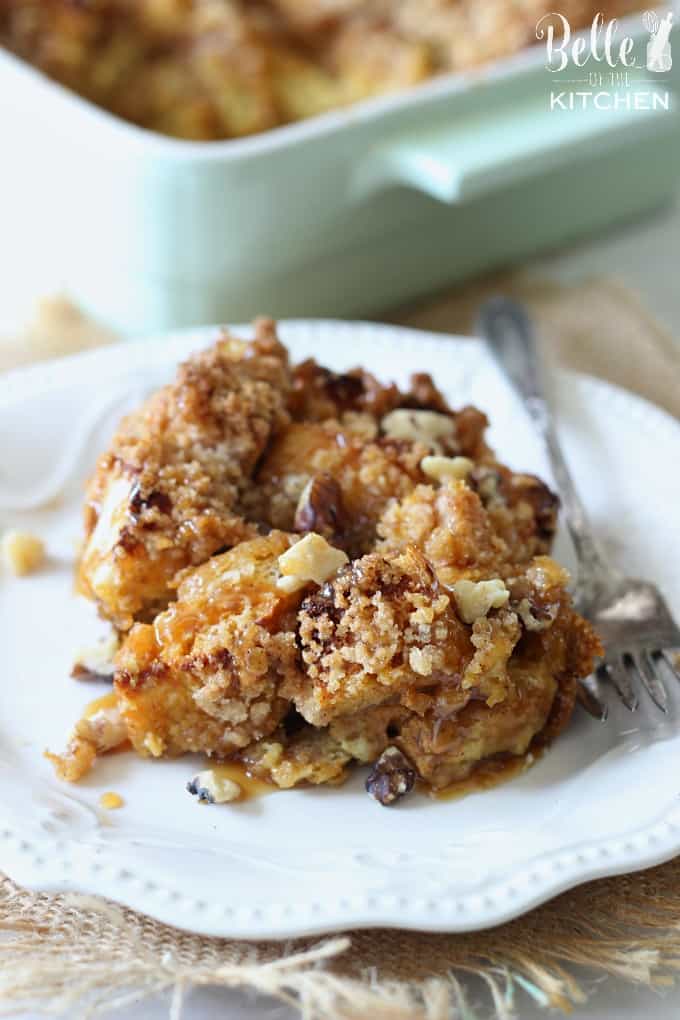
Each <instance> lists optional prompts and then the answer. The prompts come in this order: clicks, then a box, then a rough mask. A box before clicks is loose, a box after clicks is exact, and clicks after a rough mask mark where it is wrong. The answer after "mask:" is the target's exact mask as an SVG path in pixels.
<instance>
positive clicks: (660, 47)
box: [642, 11, 673, 74]
mask: <svg viewBox="0 0 680 1020" xmlns="http://www.w3.org/2000/svg"><path fill="white" fill-rule="evenodd" d="M642 21H643V24H644V26H645V28H646V29H647V31H648V32H649V36H650V38H649V42H648V43H647V70H648V71H654V72H656V73H657V74H659V73H663V72H664V71H670V69H671V67H672V66H673V58H672V56H671V41H670V35H671V28H672V26H673V12H672V11H669V12H668V14H666V16H665V17H664V18H662V19H661V20H659V16H658V15H657V14H656V13H655V12H654V11H645V13H644V14H643V15H642Z"/></svg>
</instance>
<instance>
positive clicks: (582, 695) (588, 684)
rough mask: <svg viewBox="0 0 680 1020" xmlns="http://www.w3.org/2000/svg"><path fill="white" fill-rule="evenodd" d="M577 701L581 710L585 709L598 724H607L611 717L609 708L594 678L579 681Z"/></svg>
mask: <svg viewBox="0 0 680 1020" xmlns="http://www.w3.org/2000/svg"><path fill="white" fill-rule="evenodd" d="M576 700H577V701H578V703H579V705H580V706H581V708H584V709H585V710H586V712H587V713H588V715H592V717H593V719H597V721H598V722H606V721H607V716H608V715H609V706H608V705H607V702H606V701H603V700H602V699H601V697H600V694H599V691H598V682H597V679H596V678H595V677H594V676H589V677H586V678H585V680H579V683H578V686H577V688H576Z"/></svg>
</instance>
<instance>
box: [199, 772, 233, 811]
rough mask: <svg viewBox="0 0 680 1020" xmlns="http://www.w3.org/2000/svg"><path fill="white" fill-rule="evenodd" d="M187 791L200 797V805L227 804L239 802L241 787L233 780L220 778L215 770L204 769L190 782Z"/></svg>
mask: <svg viewBox="0 0 680 1020" xmlns="http://www.w3.org/2000/svg"><path fill="white" fill-rule="evenodd" d="M187 790H188V791H189V793H190V794H192V795H193V796H194V797H198V801H199V804H227V803H228V802H229V801H232V800H238V798H239V797H240V796H241V787H240V786H239V785H238V783H235V782H234V781H233V779H227V778H226V777H225V776H220V775H219V774H218V773H217V772H216V770H215V769H204V770H203V772H199V773H198V775H197V776H194V778H193V779H191V780H189V782H188V783H187Z"/></svg>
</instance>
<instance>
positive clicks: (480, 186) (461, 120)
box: [352, 83, 678, 204]
mask: <svg viewBox="0 0 680 1020" xmlns="http://www.w3.org/2000/svg"><path fill="white" fill-rule="evenodd" d="M664 84H665V83H664ZM642 88H645V89H646V90H647V92H646V95H647V97H649V96H650V92H649V86H648V85H644V84H641V86H640V89H637V90H636V89H635V88H634V87H633V86H631V87H630V88H629V89H627V90H626V92H625V94H626V95H628V96H629V97H630V98H629V99H628V100H626V101H625V102H627V103H628V104H629V105H630V107H631V108H630V109H627V108H626V106H625V104H624V103H622V102H620V103H619V105H618V106H617V107H616V108H614V102H613V101H612V102H611V107H612V108H610V109H606V108H602V109H595V108H592V107H591V108H586V109H570V108H569V107H567V108H566V109H565V108H560V107H559V106H555V107H554V108H553V109H550V92H549V91H548V93H547V95H546V94H545V93H544V92H542V93H541V95H540V96H538V97H537V96H536V95H535V94H534V96H533V98H532V99H531V100H527V99H526V98H525V99H524V100H523V101H521V102H519V103H516V104H514V105H513V106H512V108H509V107H508V106H507V105H506V106H505V107H501V108H500V109H496V110H493V109H492V110H488V109H487V110H484V111H482V112H476V113H474V114H469V113H465V114H462V115H458V116H455V118H454V117H452V119H451V120H450V121H448V122H447V123H445V124H442V123H441V122H440V123H439V124H437V125H435V126H428V127H426V128H422V129H416V130H415V131H413V132H411V133H409V134H408V135H406V136H404V135H403V134H400V135H399V137H398V138H395V139H394V140H392V141H387V142H383V143H380V144H378V145H377V146H375V147H374V148H373V149H369V150H368V151H367V153H366V155H365V157H364V159H363V160H361V161H359V163H358V165H357V168H356V171H355V175H354V177H353V181H352V191H353V197H354V198H356V199H359V200H360V199H363V198H367V197H369V196H373V195H375V194H376V193H377V192H380V191H384V190H386V189H387V188H390V187H394V186H399V185H401V186H405V187H410V188H413V189H415V190H417V191H420V192H423V193H425V194H427V195H429V196H431V197H432V198H435V199H437V200H439V201H441V202H447V203H450V204H454V203H458V202H463V201H466V200H468V199H471V198H476V197H477V196H481V195H484V194H486V193H487V192H489V191H491V190H493V189H494V188H497V187H499V186H502V185H507V184H510V183H513V182H514V181H517V180H521V179H526V178H528V177H532V176H537V175H539V174H542V173H545V172H546V171H548V170H551V169H553V168H555V167H559V166H561V165H564V164H565V163H569V162H571V161H572V160H574V159H576V158H578V156H579V154H580V153H581V152H583V148H584V147H586V148H587V147H588V145H589V144H592V145H597V150H598V152H600V153H601V152H602V151H603V149H604V148H605V147H612V146H616V145H618V144H622V143H624V142H626V141H628V143H630V140H631V134H634V137H635V141H636V143H637V144H640V143H642V144H645V140H646V139H649V140H651V139H654V142H655V144H656V143H657V142H658V138H659V137H663V136H666V135H667V134H673V133H675V132H676V131H678V102H677V101H676V97H675V96H674V95H673V94H672V93H671V92H670V90H666V94H667V96H668V108H665V101H664V105H663V106H662V105H657V106H656V108H655V109H652V108H650V109H646V108H645V101H644V100H643V99H642V98H640V99H638V100H636V99H635V95H636V94H639V93H640V91H641V89H642ZM616 94H617V93H614V94H613V95H616ZM618 94H620V95H623V94H624V93H622V92H620V93H618ZM660 94H661V95H662V96H663V95H664V93H663V91H660ZM636 102H637V104H638V106H637V108H636V105H635V104H636ZM646 102H650V100H649V98H647V100H646Z"/></svg>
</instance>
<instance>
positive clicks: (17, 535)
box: [1, 531, 45, 577]
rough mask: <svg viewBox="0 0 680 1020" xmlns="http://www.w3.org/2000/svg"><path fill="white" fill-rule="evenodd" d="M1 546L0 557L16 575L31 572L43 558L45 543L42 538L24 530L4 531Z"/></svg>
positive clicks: (39, 564) (40, 564)
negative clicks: (0, 553)
mask: <svg viewBox="0 0 680 1020" xmlns="http://www.w3.org/2000/svg"><path fill="white" fill-rule="evenodd" d="M1 548H2V558H3V559H4V561H5V563H6V565H7V567H8V568H9V569H10V570H11V571H12V572H13V573H14V574H16V575H17V577H23V576H24V575H26V574H31V573H33V571H34V570H37V569H38V567H40V566H42V564H43V562H44V560H45V545H44V543H43V541H42V539H40V538H38V537H37V535H31V534H29V533H28V532H26V531H7V532H5V534H4V535H3V536H2V543H1Z"/></svg>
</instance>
